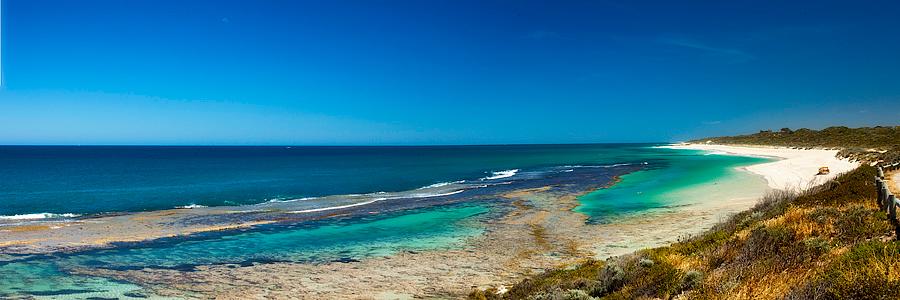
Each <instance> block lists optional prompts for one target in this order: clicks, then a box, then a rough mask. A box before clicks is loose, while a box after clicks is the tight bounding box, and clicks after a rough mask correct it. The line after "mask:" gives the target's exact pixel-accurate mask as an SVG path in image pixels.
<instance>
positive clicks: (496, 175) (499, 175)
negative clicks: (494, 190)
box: [481, 169, 519, 180]
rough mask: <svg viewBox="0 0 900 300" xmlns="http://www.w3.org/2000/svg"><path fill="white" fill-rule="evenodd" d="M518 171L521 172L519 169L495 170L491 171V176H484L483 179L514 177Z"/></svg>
mask: <svg viewBox="0 0 900 300" xmlns="http://www.w3.org/2000/svg"><path fill="white" fill-rule="evenodd" d="M518 172H519V169H512V170H505V171H494V172H491V176H488V177H485V178H482V179H481V180H493V179H500V178H508V177H513V176H516V173H518Z"/></svg>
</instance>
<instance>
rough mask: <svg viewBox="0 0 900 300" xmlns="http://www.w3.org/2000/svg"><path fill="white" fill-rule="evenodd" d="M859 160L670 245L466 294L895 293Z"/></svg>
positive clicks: (898, 278)
mask: <svg viewBox="0 0 900 300" xmlns="http://www.w3.org/2000/svg"><path fill="white" fill-rule="evenodd" d="M874 176H875V168H874V167H870V166H862V167H860V168H858V169H856V170H854V171H852V172H850V173H847V174H844V175H841V176H839V177H838V178H836V179H835V180H834V181H832V182H830V183H827V184H824V185H821V186H818V187H815V188H812V189H809V190H807V191H805V192H802V193H793V192H783V191H775V192H773V193H770V194H769V195H767V196H766V197H765V198H764V199H762V200H761V201H760V203H759V204H757V205H756V206H755V207H754V208H753V209H750V210H748V211H745V212H742V213H739V214H737V215H734V216H732V217H731V218H730V219H729V220H727V221H726V222H723V223H720V224H718V225H717V226H715V227H714V228H712V229H711V230H709V231H707V232H705V233H703V234H700V235H697V236H695V237H690V238H686V239H683V240H682V241H679V242H677V243H674V244H671V245H669V246H666V247H660V248H653V249H646V250H642V251H638V252H635V253H632V254H630V255H625V256H620V257H614V258H610V259H608V260H606V261H597V260H587V261H585V262H583V263H581V264H578V265H574V266H569V267H564V268H559V269H554V270H548V271H547V272H544V273H543V274H540V275H537V276H534V277H532V278H528V279H526V280H524V281H521V282H519V283H518V284H515V285H514V286H512V287H511V288H509V290H508V291H507V292H505V293H502V294H498V293H496V290H487V291H481V290H477V291H474V292H472V293H471V294H470V295H469V298H470V299H595V298H596V299H672V298H678V299H776V298H777V299H781V298H786V299H812V298H816V299H900V242H897V241H895V237H894V234H893V228H892V226H891V225H890V222H888V220H887V216H886V215H885V213H883V212H881V211H879V209H878V205H877V204H876V200H875V198H876V191H875V187H874V184H873V183H872V178H873V177H874Z"/></svg>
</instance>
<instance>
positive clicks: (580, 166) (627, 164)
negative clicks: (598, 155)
mask: <svg viewBox="0 0 900 300" xmlns="http://www.w3.org/2000/svg"><path fill="white" fill-rule="evenodd" d="M644 164H646V163H644ZM630 165H632V164H631V163H620V164H611V165H597V166H583V165H565V166H562V167H563V168H615V167H624V166H630Z"/></svg>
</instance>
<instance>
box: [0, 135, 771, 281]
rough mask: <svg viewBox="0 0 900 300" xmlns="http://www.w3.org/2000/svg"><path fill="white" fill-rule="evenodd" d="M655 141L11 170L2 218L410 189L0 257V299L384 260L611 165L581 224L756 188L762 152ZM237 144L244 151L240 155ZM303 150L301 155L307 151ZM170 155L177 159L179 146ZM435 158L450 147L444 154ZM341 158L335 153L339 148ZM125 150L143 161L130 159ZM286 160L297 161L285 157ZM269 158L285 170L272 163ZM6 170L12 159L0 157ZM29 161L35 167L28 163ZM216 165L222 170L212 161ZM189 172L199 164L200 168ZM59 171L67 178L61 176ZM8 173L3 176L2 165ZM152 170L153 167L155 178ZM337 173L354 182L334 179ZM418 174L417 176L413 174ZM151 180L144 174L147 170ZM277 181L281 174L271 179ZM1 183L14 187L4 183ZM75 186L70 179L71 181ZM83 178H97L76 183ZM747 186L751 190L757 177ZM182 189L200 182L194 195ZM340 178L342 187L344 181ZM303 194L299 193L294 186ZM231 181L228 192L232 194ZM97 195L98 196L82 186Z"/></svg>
mask: <svg viewBox="0 0 900 300" xmlns="http://www.w3.org/2000/svg"><path fill="white" fill-rule="evenodd" d="M652 146H653V145H536V146H493V147H487V148H485V147H473V148H468V147H449V148H442V147H434V149H431V148H428V149H408V148H403V147H401V148H400V150H397V151H399V152H397V153H385V152H391V151H395V150H390V149H391V148H393V147H389V148H384V149H378V150H377V151H376V150H371V149H370V150H367V151H370V152H366V153H365V154H363V155H361V156H360V157H353V155H351V154H349V153H348V152H345V151H346V149H343V148H341V149H338V150H337V152H329V151H331V150H323V149H317V150H316V151H320V152H321V151H324V152H325V154H322V153H319V154H316V155H318V156H316V155H313V157H318V158H321V157H330V158H328V159H324V160H325V162H327V163H329V164H336V165H337V166H336V167H333V168H331V169H329V167H326V166H319V167H315V168H310V167H308V166H306V167H303V166H302V165H304V164H323V165H324V164H325V163H324V162H312V161H316V159H310V158H303V157H300V158H298V157H296V155H295V154H296V153H293V154H291V153H287V154H285V153H281V154H280V155H283V156H285V157H280V158H278V156H279V154H278V153H280V151H282V150H277V149H268V148H267V149H263V150H260V149H255V148H253V149H250V150H239V151H237V152H233V149H231V150H228V149H226V151H225V152H222V153H216V154H214V155H212V156H213V158H205V157H204V155H203V153H205V152H203V151H213V152H215V150H213V149H205V148H204V149H203V151H201V152H199V153H193V154H192V155H194V156H190V155H188V157H193V158H192V159H193V160H198V161H201V162H193V163H186V162H185V160H186V159H187V158H184V157H182V158H179V159H176V161H180V162H181V163H183V164H184V163H186V164H187V165H188V167H186V169H187V170H180V171H179V170H174V169H175V168H176V167H175V164H172V165H170V164H169V163H162V162H164V161H166V159H167V158H165V157H167V156H170V155H174V154H171V153H169V154H165V155H162V156H163V157H159V156H158V155H160V154H152V153H151V152H153V151H149V152H140V151H138V152H137V153H142V154H140V155H138V154H136V153H131V154H129V155H126V156H125V157H126V158H122V157H118V158H115V159H113V161H110V162H105V163H98V162H97V161H94V162H95V163H98V164H99V166H95V167H93V168H95V169H105V170H107V171H111V170H115V169H116V168H118V167H115V166H116V165H121V166H132V167H134V166H138V165H143V164H149V163H150V161H157V162H158V163H159V164H160V166H159V167H158V168H151V167H149V166H146V165H145V167H144V168H146V169H139V170H137V171H135V173H136V174H141V173H142V172H146V173H147V174H144V175H140V176H146V177H147V178H146V181H138V182H137V183H135V184H134V186H131V185H128V184H126V182H127V180H128V179H134V177H128V176H125V178H124V179H122V178H106V179H103V180H100V179H99V177H104V176H107V177H116V176H119V175H117V174H119V173H116V172H114V171H111V172H112V174H111V175H110V174H106V175H103V176H100V175H97V176H99V177H98V178H93V179H91V178H90V177H91V176H88V177H89V178H88V179H85V180H83V181H80V180H76V179H75V178H69V177H78V176H76V175H77V174H81V172H80V171H79V172H76V173H77V174H74V173H67V172H74V171H73V170H69V169H68V168H69V167H66V166H63V167H61V168H60V170H55V171H53V172H55V173H54V174H53V175H49V178H52V179H55V180H61V179H60V176H61V177H66V179H65V180H63V181H64V182H63V184H62V185H61V186H62V187H60V188H53V189H50V188H47V189H46V190H45V191H44V192H43V193H41V192H38V191H39V190H40V189H39V187H41V186H43V185H42V183H41V184H39V183H40V182H43V181H41V180H38V179H37V178H32V179H30V181H32V182H31V183H23V182H27V181H29V180H20V181H19V184H23V185H22V186H18V187H17V189H14V191H12V192H9V191H6V192H5V194H4V193H0V196H3V197H6V199H0V203H5V202H3V200H9V199H13V200H15V201H13V202H15V203H18V204H16V205H15V206H14V207H15V208H14V209H11V208H10V206H6V205H5V204H4V206H0V208H2V209H6V211H7V212H6V213H7V214H10V213H13V214H18V213H22V214H26V213H35V212H43V211H47V212H54V213H62V212H75V213H86V214H89V213H96V212H100V211H129V210H147V209H155V208H169V207H171V206H176V205H185V204H190V203H204V204H208V205H227V204H234V203H227V202H222V201H220V200H222V199H243V200H234V201H235V202H238V203H237V204H240V203H246V204H245V205H255V204H252V203H258V202H259V201H261V200H259V199H268V197H273V196H276V198H277V199H282V200H277V199H276V200H277V201H276V202H274V204H272V205H280V204H281V203H282V202H280V201H291V200H290V199H293V197H298V196H308V195H320V196H322V195H325V196H327V195H331V196H328V197H321V198H314V199H309V200H299V201H296V202H284V203H286V204H285V205H287V204H292V203H298V204H297V205H309V206H310V207H309V208H315V207H329V205H338V204H344V203H348V202H347V201H349V200H347V199H355V198H354V197H366V195H367V194H364V195H345V196H341V195H343V194H350V193H353V192H354V191H360V192H366V193H371V192H372V191H379V190H398V191H404V189H406V188H409V189H410V190H408V191H407V192H402V193H399V194H402V195H405V196H403V197H405V198H402V197H401V198H397V199H394V200H391V201H382V202H376V203H373V204H368V205H364V206H360V207H361V208H362V209H359V210H355V211H347V212H348V213H347V214H345V215H346V216H345V217H341V218H326V219H322V220H315V221H302V222H297V223H293V224H279V225H267V226H262V227H259V228H256V229H253V230H247V231H237V232H221V233H209V234H200V235H196V236H192V237H190V238H179V239H171V240H164V241H155V242H147V243H139V244H134V245H128V246H123V247H119V248H116V249H108V250H93V251H87V252H81V253H75V254H59V255H50V256H10V255H6V256H3V255H0V297H12V296H29V297H35V298H46V299H88V298H90V297H105V298H120V299H145V298H144V297H150V298H153V297H154V296H153V295H148V294H147V292H146V291H145V290H143V289H142V288H141V287H139V286H137V285H134V284H132V283H128V282H121V281H115V280H110V279H106V278H101V277H95V276H85V275H74V274H73V273H72V272H71V271H72V270H90V269H91V268H106V269H112V270H133V269H143V268H163V269H177V270H181V271H191V270H193V269H194V268H196V267H198V266H203V265H221V264H234V265H248V264H255V263H269V262H278V261H290V262H311V263H322V262H334V261H338V262H352V261H355V260H360V259H365V258H370V257H380V256H389V255H392V254H394V253H397V252H400V251H424V250H430V249H445V248H458V247H465V241H466V240H467V239H468V238H471V237H477V236H479V235H481V234H482V233H483V232H484V230H485V225H484V221H485V220H488V219H491V218H492V217H493V216H497V215H498V214H501V213H502V212H503V211H505V209H507V208H508V207H507V206H506V204H505V202H504V201H501V200H499V199H498V198H499V197H497V196H496V195H497V194H500V193H503V192H504V191H508V190H511V189H517V188H530V187H540V186H546V185H554V186H558V187H559V188H563V189H569V190H571V191H572V192H582V191H585V190H589V189H592V188H596V187H599V186H603V185H605V184H606V183H608V182H609V181H610V180H611V178H613V177H614V176H619V175H621V177H620V178H621V181H620V182H618V183H617V184H615V185H613V186H612V187H610V188H607V189H601V190H597V191H595V192H592V193H589V194H587V195H585V196H582V197H581V198H580V201H581V205H580V206H579V207H577V208H576V211H577V212H581V213H585V214H587V215H588V216H589V217H590V218H589V221H590V222H614V221H615V220H616V218H618V217H621V216H625V215H630V214H640V213H641V212H645V211H649V210H652V209H656V208H661V207H672V206H679V205H686V204H690V202H691V201H692V199H695V198H698V197H700V196H703V197H708V196H710V195H715V194H716V193H722V192H723V191H725V190H732V189H742V188H746V186H748V185H747V184H745V183H746V181H747V180H756V181H757V182H759V183H760V184H761V185H762V186H764V183H762V182H761V180H760V179H759V178H757V177H755V176H753V175H749V174H747V173H745V172H740V171H738V170H736V169H735V168H737V167H740V166H746V165H751V164H755V163H760V162H765V161H767V159H763V158H751V157H738V156H728V155H709V154H710V153H706V152H703V151H687V150H671V149H662V148H655V147H652ZM505 147H509V148H505ZM412 148H414V147H412ZM44 150H46V149H44ZM144 150H146V149H144ZM144 150H142V151H144ZM156 150H159V149H156ZM251 150H252V151H251ZM54 151H61V150H59V149H56V150H54ZM104 151H107V152H104ZM108 151H110V150H109V149H103V150H102V151H101V152H102V153H106V154H109V152H108ZM129 151H137V150H134V149H132V150H129ZM179 151H186V150H185V149H178V150H177V151H176V152H178V153H181V152H179ZM242 151H250V152H251V154H247V153H243V152H242ZM255 151H263V153H267V154H266V155H274V156H276V158H275V160H274V161H268V162H265V163H261V162H260V161H267V160H269V159H270V158H266V157H265V155H262V154H259V153H257V152H255ZM305 151H312V149H307V150H305ZM316 151H313V152H316ZM0 152H2V151H0ZM39 152H40V151H39ZM51 152H53V151H51ZM88 152H90V151H88ZM364 152H365V151H364ZM91 153H93V152H91ZM273 153H274V154H273ZM95 154H96V153H93V154H91V155H87V154H85V153H82V154H79V155H76V157H77V156H85V155H87V156H90V157H91V158H89V160H103V159H101V157H103V155H95ZM207 154H208V153H207ZM19 155H22V154H19ZM42 155H44V154H42ZM179 155H180V156H185V155H186V154H184V153H181V154H179ZM248 155H249V156H248ZM444 155H447V156H449V157H443V156H444ZM32 156H35V157H32V158H31V159H32V161H30V162H28V163H25V164H26V165H28V164H32V165H40V164H45V163H50V162H56V163H59V162H60V161H61V160H65V159H62V158H60V157H58V154H54V155H50V156H52V157H51V158H48V161H45V162H37V161H39V160H41V158H40V155H32ZM301 156H302V155H301ZM342 156H343V158H342V159H338V158H336V157H342ZM135 157H138V158H135ZM141 157H143V158H141ZM151 158H152V159H151ZM84 159H86V158H77V159H74V161H72V162H68V163H67V164H70V165H75V164H77V163H79V162H84ZM144 159H150V161H143V160H144ZM133 160H136V161H140V163H138V162H135V161H133ZM292 160H299V161H305V162H303V163H300V162H297V161H294V162H292ZM0 161H2V160H0ZM228 161H233V162H235V163H240V164H243V165H241V166H228V167H225V166H224V164H225V163H226V162H228ZM251 161H257V163H260V164H261V165H254V164H253V163H250V162H251ZM7 162H8V160H7ZM279 163H280V164H282V165H283V166H282V167H276V165H278V164H279ZM247 164H250V165H247ZM390 164H395V165H397V167H396V168H388V167H387V165H390ZM64 165H65V164H64ZM351 165H352V167H351ZM200 166H203V167H200ZM261 166H265V167H276V169H278V170H276V171H271V173H267V174H269V175H265V176H263V175H261V174H260V173H258V172H261V170H262V169H264V168H263V167H261ZM285 166H286V167H285ZM4 167H6V168H10V166H9V165H6V166H4ZM32 167H34V166H31V167H26V168H25V169H29V168H32ZM206 168H209V170H207V169H206ZM223 168H224V169H228V171H223ZM199 169H202V170H200V171H198V170H199ZM242 169H243V170H245V171H246V173H245V174H244V175H242V176H244V177H245V178H244V179H243V180H238V181H235V180H234V178H231V177H235V176H239V174H238V173H239V170H242ZM35 170H36V169H32V170H30V171H23V172H20V173H19V174H26V177H27V176H37V175H36V174H30V175H29V172H36V171H35ZM162 170H165V171H166V172H176V173H178V174H175V175H172V177H166V176H164V175H163V174H162V173H161V172H162ZM364 170H368V171H364ZM374 170H377V171H374ZM216 171H223V172H224V174H222V175H221V177H217V175H214V173H216ZM394 171H396V173H394ZM232 172H235V173H232ZM266 172H270V171H266ZM266 172H263V173H266ZM191 173H194V174H195V175H196V176H197V178H191V179H190V180H189V181H203V180H209V181H210V182H208V183H205V184H200V183H197V182H194V183H191V184H185V185H182V184H183V182H182V181H184V180H187V179H185V178H188V177H191V176H190V174H191ZM61 174H68V175H67V176H68V177H67V176H63V175H61ZM148 174H150V175H148ZM291 174H293V175H291ZM310 174H312V175H310ZM377 174H380V175H377ZM423 174H424V175H423ZM5 176H6V177H10V175H9V174H6V175H5ZM55 176H56V177H55ZM97 176H95V177H97ZM132 176H134V175H132ZM154 176H162V177H161V178H155V177H154ZM267 176H269V177H267ZM292 176H293V177H292ZM346 176H350V177H352V178H350V179H346V180H345V177H346ZM417 176H421V178H419V177H417ZM149 177H154V178H152V179H150V178H149ZM275 177H284V178H291V179H290V180H274V179H273V178H275ZM358 177H360V178H358ZM166 178H174V180H173V183H172V184H170V185H166V184H165V182H167V181H166V180H167V179H166ZM216 178H218V179H216ZM264 178H268V179H264ZM304 178H306V179H309V180H312V181H313V182H315V183H316V184H318V185H322V187H318V189H310V188H299V190H297V191H295V192H290V193H287V192H284V193H281V192H279V193H272V194H269V192H267V191H262V190H258V189H263V188H268V187H271V188H273V189H275V190H278V189H285V190H292V189H294V188H296V187H298V186H299V187H305V186H308V185H309V183H297V185H296V186H295V185H294V183H292V182H293V181H294V180H301V181H302V180H303V179H304ZM368 179H371V180H368ZM98 180H99V181H98ZM317 180H318V181H317ZM392 180H398V182H400V183H393V182H392ZM65 181H69V182H65ZM368 181H371V182H368ZM104 182H108V183H109V184H110V185H111V186H115V187H114V188H109V189H102V188H101V189H99V190H98V189H97V187H98V186H102V185H103V183H104ZM363 182H366V183H363ZM435 183H438V185H437V186H440V187H439V188H437V189H448V190H455V189H456V188H457V186H465V187H466V188H467V190H466V191H465V192H461V193H452V195H449V196H434V195H428V196H420V195H419V194H422V191H428V190H429V189H421V188H420V187H422V186H425V185H433V184H435ZM3 184H5V185H6V186H10V185H14V184H11V183H8V182H7V183H3ZM29 185H31V188H35V189H36V190H35V191H32V192H25V193H23V192H22V191H23V190H26V189H28V186H29ZM78 185H81V187H80V188H75V187H74V186H78ZM148 185H153V186H156V187H157V188H159V189H160V190H165V189H164V188H162V187H164V186H171V187H173V190H172V191H167V192H164V193H163V195H164V196H166V197H175V196H177V195H181V194H184V193H187V194H186V195H189V196H185V197H179V198H178V199H179V200H165V201H162V200H161V199H163V197H162V196H158V195H157V196H146V195H143V193H155V192H156V191H157V189H156V188H153V189H148V188H147V187H148ZM255 185H260V186H261V187H262V188H258V187H255ZM345 185H346V186H345ZM88 186H94V187H93V188H87V187H88ZM482 186H483V187H482ZM750 186H751V188H756V189H758V188H759V186H755V187H753V185H750ZM192 187H193V188H197V189H198V190H197V191H192V190H191V188H192ZM251 187H252V188H251ZM337 187H344V189H340V188H337ZM217 189H220V190H219V191H217V192H215V193H214V194H218V193H223V194H228V196H227V197H223V198H220V197H212V198H204V197H205V196H209V195H211V194H209V193H210V191H212V190H217ZM300 190H302V191H303V192H299V191H300ZM230 191H231V192H233V191H237V192H235V193H234V194H229V192H230ZM260 191H262V192H260ZM95 192H96V193H97V195H95V196H91V195H92V194H93V193H95ZM332 193H333V194H332ZM276 194H277V195H276ZM18 195H25V197H24V198H21V199H19V198H15V197H17V196H18ZM65 195H75V196H78V197H76V199H77V201H74V202H73V201H70V200H60V199H61V198H59V199H57V198H56V197H63V196H65ZM110 195H118V196H121V197H127V196H129V195H132V196H133V195H140V196H139V197H137V198H136V199H135V200H132V201H130V202H134V203H131V204H129V205H128V206H119V204H118V203H117V202H109V201H107V200H104V199H106V197H109V196H110ZM372 195H373V197H382V198H385V197H384V196H385V195H394V194H393V193H373V194H372ZM410 195H417V196H410ZM10 197H12V198H10ZM42 197H47V198H46V200H48V202H47V204H46V205H43V206H42V205H39V204H37V203H30V202H29V201H37V200H35V199H43V198H42ZM94 197H96V198H94ZM183 198H191V199H193V200H191V201H190V202H186V201H183V200H181V199H183ZM142 199H145V200H146V199H149V200H148V201H149V202H148V203H141V201H143V200H142ZM204 199H206V200H204ZM254 199H256V200H254ZM366 199H368V198H366ZM94 200H97V201H98V203H99V204H97V205H93V204H91V203H92V202H91V201H94ZM269 200H272V199H269ZM120 201H121V200H120ZM160 201H162V202H160ZM217 201H218V202H217ZM229 201H230V200H229ZM270 203H271V202H270ZM306 203H308V204H306ZM354 203H355V202H354ZM266 204H269V203H266ZM71 205H75V206H74V207H73V206H71ZM260 205H261V204H260ZM304 208H307V207H304ZM120 209H121V210H120ZM50 219H52V217H51V218H50ZM0 221H2V220H0ZM43 221H46V220H41V219H39V220H28V219H25V220H22V219H7V220H6V221H5V222H7V223H6V224H9V222H43ZM2 226H3V222H0V229H2Z"/></svg>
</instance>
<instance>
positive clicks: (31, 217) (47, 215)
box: [0, 213, 81, 220]
mask: <svg viewBox="0 0 900 300" xmlns="http://www.w3.org/2000/svg"><path fill="white" fill-rule="evenodd" d="M78 216H81V215H78V214H52V213H37V214H21V215H12V216H0V220H39V219H56V218H75V217H78Z"/></svg>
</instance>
